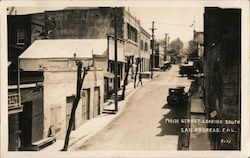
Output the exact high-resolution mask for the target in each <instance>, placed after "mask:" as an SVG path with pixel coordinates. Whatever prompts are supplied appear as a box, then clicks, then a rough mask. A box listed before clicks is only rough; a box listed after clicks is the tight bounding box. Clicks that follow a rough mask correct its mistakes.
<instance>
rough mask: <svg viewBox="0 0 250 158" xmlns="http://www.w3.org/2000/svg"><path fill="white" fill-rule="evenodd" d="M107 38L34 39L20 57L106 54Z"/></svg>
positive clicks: (70, 56) (67, 56)
mask: <svg viewBox="0 0 250 158" xmlns="http://www.w3.org/2000/svg"><path fill="white" fill-rule="evenodd" d="M107 45H108V44H107V39H45V40H36V41H34V42H33V43H32V44H31V45H30V46H29V47H28V48H27V49H26V50H25V51H24V52H23V53H22V54H21V55H20V56H19V58H20V59H42V58H47V59H48V58H74V54H76V58H92V57H93V55H107V53H106V52H107V48H108V46H107Z"/></svg>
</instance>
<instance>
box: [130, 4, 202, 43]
mask: <svg viewBox="0 0 250 158" xmlns="http://www.w3.org/2000/svg"><path fill="white" fill-rule="evenodd" d="M129 11H130V12H131V13H132V15H134V16H136V17H137V18H138V19H140V22H141V25H142V27H143V28H144V29H145V30H146V31H148V32H149V33H150V34H151V30H150V28H152V21H155V24H154V26H155V28H156V30H155V38H156V39H163V38H164V37H165V34H166V33H167V34H168V36H170V41H172V40H175V39H177V38H180V39H181V40H182V41H183V42H185V43H187V42H188V41H189V40H192V38H193V30H194V27H193V26H191V25H192V24H193V21H194V20H195V30H196V31H203V13H204V8H203V7H200V8H188V7H185V8H173V7H172V8H166V7H165V8H129ZM190 26H191V27H190Z"/></svg>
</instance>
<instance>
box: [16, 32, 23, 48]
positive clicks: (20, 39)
mask: <svg viewBox="0 0 250 158" xmlns="http://www.w3.org/2000/svg"><path fill="white" fill-rule="evenodd" d="M16 43H17V44H18V45H24V29H17V42H16Z"/></svg>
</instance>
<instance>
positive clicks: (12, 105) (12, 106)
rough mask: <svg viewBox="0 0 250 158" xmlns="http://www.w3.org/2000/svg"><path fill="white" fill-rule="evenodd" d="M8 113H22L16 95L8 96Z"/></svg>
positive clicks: (21, 107)
mask: <svg viewBox="0 0 250 158" xmlns="http://www.w3.org/2000/svg"><path fill="white" fill-rule="evenodd" d="M8 111H9V114H14V113H18V112H22V111H23V106H22V105H21V104H20V103H19V96H18V94H17V93H16V94H9V95H8Z"/></svg>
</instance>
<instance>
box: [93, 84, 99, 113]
mask: <svg viewBox="0 0 250 158" xmlns="http://www.w3.org/2000/svg"><path fill="white" fill-rule="evenodd" d="M93 106H94V107H93V115H94V117H95V116H97V115H100V113H101V108H100V87H95V89H94V105H93Z"/></svg>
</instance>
